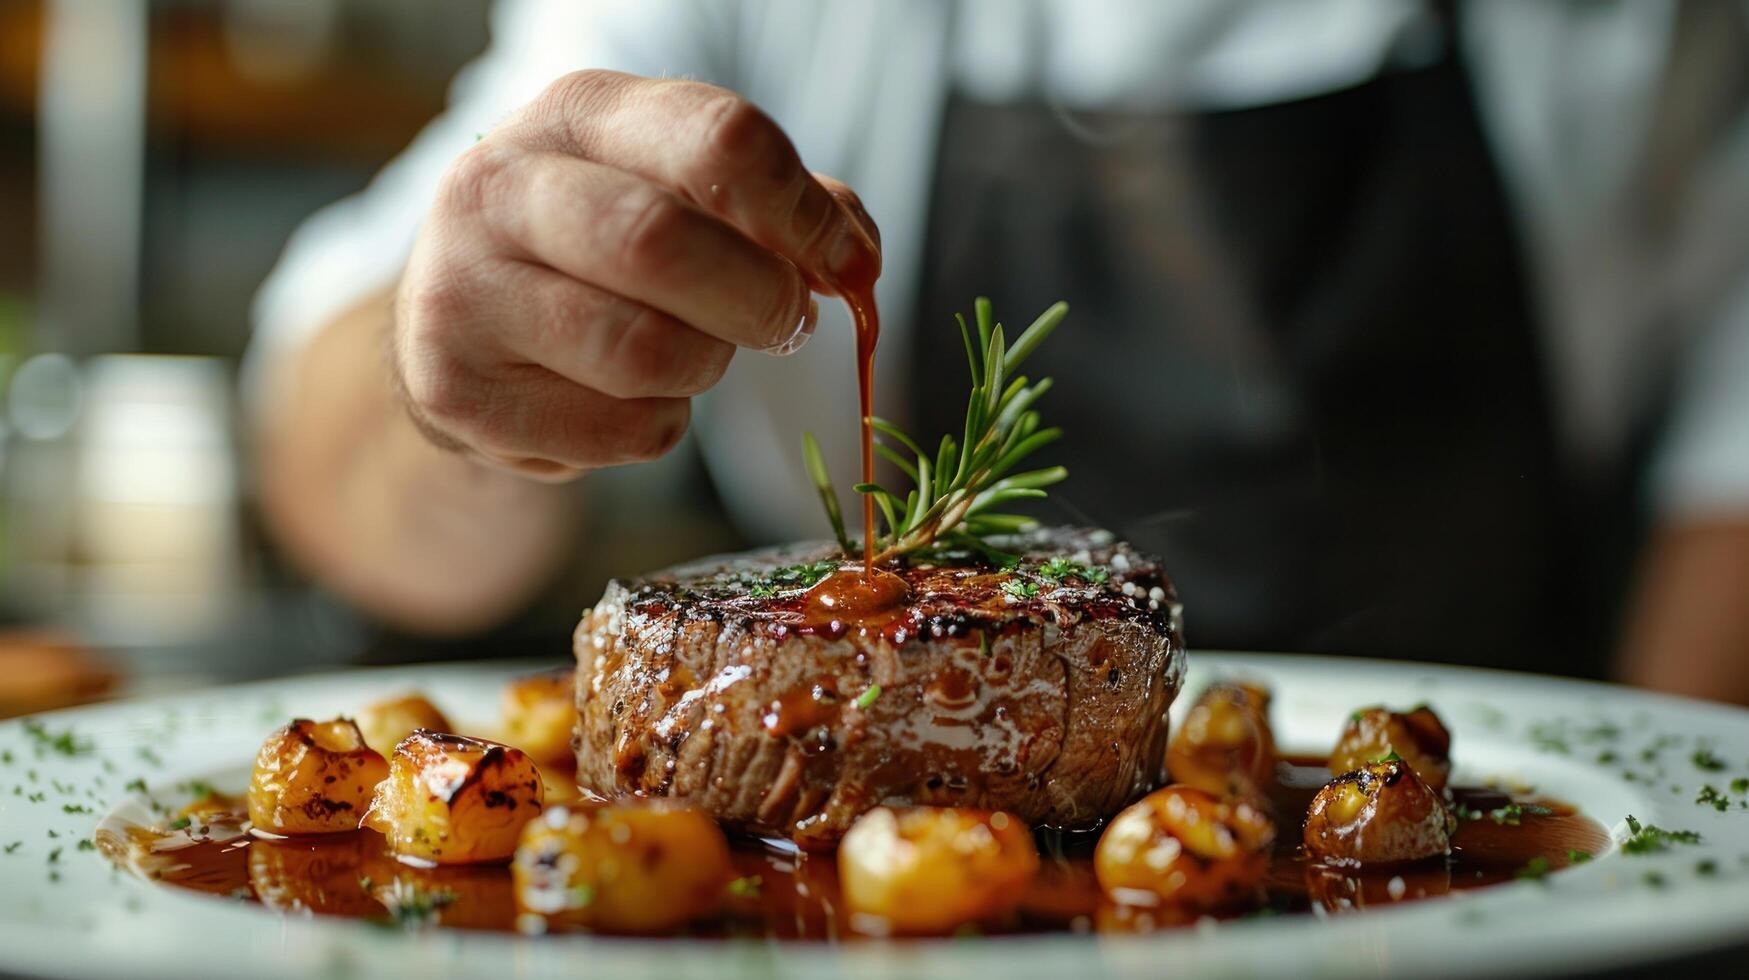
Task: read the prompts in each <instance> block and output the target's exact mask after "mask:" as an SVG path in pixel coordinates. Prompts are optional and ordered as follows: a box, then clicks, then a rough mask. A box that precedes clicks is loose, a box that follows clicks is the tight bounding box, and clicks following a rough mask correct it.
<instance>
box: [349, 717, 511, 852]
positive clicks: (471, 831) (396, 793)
mask: <svg viewBox="0 0 1749 980" xmlns="http://www.w3.org/2000/svg"><path fill="white" fill-rule="evenodd" d="M544 800H545V795H544V790H543V787H542V785H541V777H540V772H539V771H538V770H536V769H535V765H534V761H533V760H531V759H530V758H529V757H528V756H526V755H524V754H523V753H522V752H521V751H520V750H518V749H513V748H511V747H510V746H508V745H499V744H498V743H496V742H488V741H486V740H485V739H479V738H468V737H466V736H463V735H447V734H442V733H438V732H427V731H416V732H414V733H413V734H411V735H409V736H407V737H406V738H404V739H402V740H401V744H399V745H397V746H395V755H394V758H393V759H392V760H390V765H389V775H388V778H387V779H384V780H383V781H382V783H381V785H379V786H378V787H377V791H376V796H375V798H373V799H372V800H371V804H370V811H369V812H368V813H366V814H365V817H364V826H366V827H370V828H371V829H373V830H376V831H379V832H380V833H382V835H383V836H384V837H386V838H388V841H389V849H390V850H392V851H394V852H395V853H396V854H399V855H401V856H403V857H411V858H418V859H421V860H425V861H431V862H434V863H436V864H475V863H479V862H485V861H503V860H505V859H507V858H509V857H510V855H511V854H512V853H514V852H515V850H516V840H517V837H518V835H520V834H521V833H522V825H523V824H525V823H527V822H528V821H530V820H532V819H534V818H535V817H537V816H539V815H540V811H541V805H542V803H543V802H544Z"/></svg>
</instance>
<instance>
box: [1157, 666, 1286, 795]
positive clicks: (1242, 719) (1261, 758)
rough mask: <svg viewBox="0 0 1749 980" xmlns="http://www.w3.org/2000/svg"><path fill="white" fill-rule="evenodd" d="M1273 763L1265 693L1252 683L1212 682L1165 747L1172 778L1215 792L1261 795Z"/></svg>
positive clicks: (1273, 741)
mask: <svg viewBox="0 0 1749 980" xmlns="http://www.w3.org/2000/svg"><path fill="white" fill-rule="evenodd" d="M1275 762H1276V751H1275V735H1274V733H1273V732H1272V731H1271V730H1270V727H1269V692H1268V691H1266V690H1264V689H1263V688H1261V687H1258V686H1256V685H1254V684H1213V685H1210V686H1209V687H1208V688H1207V689H1206V690H1204V691H1203V692H1202V695H1201V696H1200V697H1198V698H1197V699H1196V703H1195V704H1194V705H1192V706H1191V709H1190V712H1189V713H1188V714H1186V715H1185V717H1184V725H1183V726H1182V727H1180V728H1179V729H1178V731H1177V732H1175V733H1174V734H1173V736H1172V741H1171V743H1170V744H1168V746H1167V748H1166V771H1167V772H1168V773H1170V774H1171V776H1172V781H1173V782H1174V783H1178V784H1181V785H1186V786H1194V787H1196V788H1197V789H1200V790H1202V791H1203V792H1205V793H1209V794H1212V795H1214V796H1244V797H1256V796H1259V795H1260V794H1261V792H1262V789H1263V787H1265V786H1267V785H1268V784H1269V781H1270V780H1271V779H1272V778H1273V777H1274V776H1275Z"/></svg>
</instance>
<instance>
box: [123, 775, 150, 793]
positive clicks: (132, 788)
mask: <svg viewBox="0 0 1749 980" xmlns="http://www.w3.org/2000/svg"><path fill="white" fill-rule="evenodd" d="M122 789H125V790H127V791H128V792H130V793H144V792H146V781H145V780H144V779H138V778H135V779H130V780H128V781H127V784H126V785H125V786H123V787H122Z"/></svg>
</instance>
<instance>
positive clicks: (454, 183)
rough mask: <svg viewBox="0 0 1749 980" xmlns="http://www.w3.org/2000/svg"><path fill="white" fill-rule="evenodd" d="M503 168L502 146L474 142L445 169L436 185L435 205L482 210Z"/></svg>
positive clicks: (455, 209)
mask: <svg viewBox="0 0 1749 980" xmlns="http://www.w3.org/2000/svg"><path fill="white" fill-rule="evenodd" d="M505 169H506V160H505V158H504V153H503V151H502V150H500V149H499V148H498V147H497V146H495V145H493V144H491V143H489V142H486V141H481V142H479V143H475V144H474V145H473V146H471V147H469V148H468V149H467V150H465V151H463V152H462V153H461V155H460V156H457V157H456V158H455V160H454V161H452V162H451V163H450V165H449V169H447V170H446V171H444V175H443V181H442V183H441V185H440V186H439V188H438V206H439V207H440V208H442V209H444V210H449V211H456V212H462V213H472V212H477V211H482V210H484V209H485V208H486V207H487V205H488V204H489V202H490V201H491V200H492V196H493V194H494V193H496V191H497V188H498V187H499V185H500V183H501V181H502V177H503V174H504V171H505Z"/></svg>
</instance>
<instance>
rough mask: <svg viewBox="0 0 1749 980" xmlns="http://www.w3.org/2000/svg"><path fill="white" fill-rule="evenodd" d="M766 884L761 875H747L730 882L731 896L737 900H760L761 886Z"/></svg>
mask: <svg viewBox="0 0 1749 980" xmlns="http://www.w3.org/2000/svg"><path fill="white" fill-rule="evenodd" d="M763 884H765V879H763V878H761V877H760V876H759V875H747V876H746V877H744V878H736V879H735V880H734V881H731V882H729V894H731V895H733V896H735V897H736V898H758V897H759V886H761V885H763Z"/></svg>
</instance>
